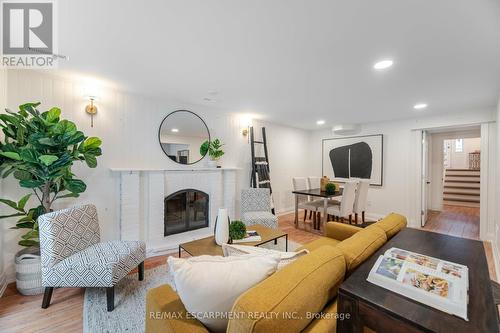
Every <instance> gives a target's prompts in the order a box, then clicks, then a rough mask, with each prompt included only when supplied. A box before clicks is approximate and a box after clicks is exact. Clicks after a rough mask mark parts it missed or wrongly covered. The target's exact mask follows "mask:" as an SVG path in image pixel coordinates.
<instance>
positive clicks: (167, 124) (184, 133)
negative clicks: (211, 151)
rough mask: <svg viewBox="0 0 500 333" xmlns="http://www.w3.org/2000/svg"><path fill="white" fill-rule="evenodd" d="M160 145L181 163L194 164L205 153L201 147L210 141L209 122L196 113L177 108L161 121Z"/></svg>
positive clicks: (171, 157) (173, 158)
mask: <svg viewBox="0 0 500 333" xmlns="http://www.w3.org/2000/svg"><path fill="white" fill-rule="evenodd" d="M158 139H159V141H160V146H161V149H162V150H163V152H164V153H165V155H167V156H168V157H169V158H170V159H171V160H172V161H174V162H177V163H180V164H194V163H196V162H199V161H200V160H201V159H202V158H203V157H205V155H206V152H205V154H204V155H202V154H201V153H200V147H201V145H202V144H203V143H204V142H205V141H207V140H208V141H210V132H209V130H208V127H207V124H205V122H204V121H203V119H201V117H200V116H198V115H197V114H196V113H194V112H191V111H188V110H177V111H174V112H172V113H170V114H168V115H167V116H166V117H165V118H163V121H162V122H161V125H160V129H159V131H158Z"/></svg>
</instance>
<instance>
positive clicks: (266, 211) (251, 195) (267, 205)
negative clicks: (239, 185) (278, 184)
mask: <svg viewBox="0 0 500 333" xmlns="http://www.w3.org/2000/svg"><path fill="white" fill-rule="evenodd" d="M241 220H242V221H243V223H245V225H247V226H252V225H255V224H261V225H264V226H266V227H268V228H273V229H278V218H277V217H276V215H274V214H273V213H271V191H270V190H269V189H268V188H248V189H245V190H241Z"/></svg>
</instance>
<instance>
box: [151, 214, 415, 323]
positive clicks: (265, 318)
mask: <svg viewBox="0 0 500 333" xmlns="http://www.w3.org/2000/svg"><path fill="white" fill-rule="evenodd" d="M404 227H406V218H405V217H404V216H402V215H399V214H395V213H392V214H390V215H388V216H387V217H385V218H384V219H382V220H380V221H378V222H376V223H374V224H372V225H370V226H369V227H367V228H364V229H363V228H359V227H356V226H352V225H348V224H343V223H336V222H329V223H327V225H326V227H325V236H324V237H321V238H319V239H317V240H315V241H312V242H310V243H308V244H305V245H304V246H303V247H302V248H305V249H308V250H310V253H309V254H307V255H305V256H302V257H300V258H299V259H297V260H296V261H294V262H293V263H291V264H289V265H288V266H286V267H284V268H283V269H282V270H280V271H278V272H276V273H275V274H273V275H272V276H270V277H269V278H267V279H266V280H264V281H262V282H261V283H259V284H258V285H256V286H255V287H253V288H251V289H250V290H248V291H246V292H245V293H244V294H242V295H241V296H240V297H239V298H238V299H237V300H236V302H235V304H234V306H233V309H232V313H234V314H238V315H237V316H233V317H232V318H231V319H230V320H229V324H228V328H227V332H229V333H250V332H258V333H260V332H262V333H264V332H314V333H322V332H325V333H326V332H335V331H336V325H337V321H336V318H337V317H336V315H337V300H336V296H337V291H338V288H339V286H340V284H341V283H342V281H343V280H344V278H345V277H347V276H348V275H349V273H350V272H352V271H353V270H354V269H355V268H356V267H357V266H359V265H360V264H361V263H362V262H363V261H365V260H366V259H367V258H369V257H370V256H371V255H372V254H373V253H374V252H375V251H376V250H378V249H379V248H380V247H381V246H382V245H383V244H384V243H385V242H386V241H387V240H388V239H389V238H391V237H393V236H394V235H395V234H397V233H398V232H399V231H400V230H401V229H403V228H404ZM242 314H243V315H242ZM245 314H246V315H245ZM146 332H148V333H160V332H161V333H170V332H176V333H177V332H182V333H186V332H187V333H201V332H203V333H207V332H208V330H207V329H206V328H205V327H204V326H203V325H202V324H201V323H200V322H199V321H198V320H196V319H194V318H193V317H192V316H189V314H188V313H187V311H186V309H185V307H184V305H183V304H182V302H181V300H180V298H179V296H178V295H177V294H176V293H175V292H174V291H173V290H172V288H170V286H168V285H162V286H160V287H157V288H154V289H151V290H149V292H148V294H147V296H146Z"/></svg>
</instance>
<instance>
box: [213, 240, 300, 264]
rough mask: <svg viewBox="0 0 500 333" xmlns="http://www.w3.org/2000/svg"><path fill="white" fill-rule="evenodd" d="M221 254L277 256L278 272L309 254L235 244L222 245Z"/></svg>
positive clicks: (226, 255)
mask: <svg viewBox="0 0 500 333" xmlns="http://www.w3.org/2000/svg"><path fill="white" fill-rule="evenodd" d="M222 252H223V253H224V257H230V256H242V255H246V254H260V255H279V256H280V262H279V264H278V270H280V269H282V268H283V267H285V266H286V265H288V264H290V263H292V262H293V261H295V260H297V259H298V258H300V257H302V256H303V255H306V254H308V253H309V251H308V250H306V249H303V250H300V251H298V252H282V251H276V250H272V249H266V248H262V247H258V246H248V245H236V244H222Z"/></svg>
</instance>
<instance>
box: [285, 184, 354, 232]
mask: <svg viewBox="0 0 500 333" xmlns="http://www.w3.org/2000/svg"><path fill="white" fill-rule="evenodd" d="M343 190H344V189H343V188H342V187H340V188H337V189H336V190H335V192H328V193H327V192H326V191H322V190H321V189H320V188H313V189H308V190H294V191H292V193H293V194H294V195H295V221H294V224H295V228H297V227H298V225H299V197H300V196H311V197H315V198H322V199H323V217H322V219H321V221H322V222H323V225H325V223H326V222H327V218H328V213H327V209H328V201H329V200H331V199H333V198H335V197H340V196H342V193H343Z"/></svg>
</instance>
